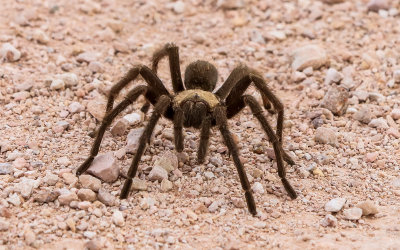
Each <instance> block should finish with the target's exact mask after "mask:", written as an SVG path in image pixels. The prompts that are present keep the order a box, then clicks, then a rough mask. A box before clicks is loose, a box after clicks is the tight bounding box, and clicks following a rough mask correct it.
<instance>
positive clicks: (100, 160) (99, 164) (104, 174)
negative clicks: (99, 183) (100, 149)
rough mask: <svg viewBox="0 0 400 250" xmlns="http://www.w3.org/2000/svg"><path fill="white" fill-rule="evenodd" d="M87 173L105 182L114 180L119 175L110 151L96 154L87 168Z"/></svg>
mask: <svg viewBox="0 0 400 250" xmlns="http://www.w3.org/2000/svg"><path fill="white" fill-rule="evenodd" d="M87 172H88V173H90V174H93V175H94V176H96V177H99V178H100V179H102V180H103V181H105V182H114V181H116V180H117V178H118V176H119V167H118V166H117V161H116V160H115V158H114V154H113V153H112V152H108V153H106V154H102V155H98V156H96V158H94V160H93V162H92V165H90V167H89V169H88V170H87Z"/></svg>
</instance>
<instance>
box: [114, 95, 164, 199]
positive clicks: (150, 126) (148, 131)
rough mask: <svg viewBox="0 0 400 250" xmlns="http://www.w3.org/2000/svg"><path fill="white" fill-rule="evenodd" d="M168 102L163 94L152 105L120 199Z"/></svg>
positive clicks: (126, 193) (128, 188) (126, 190)
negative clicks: (150, 113)
mask: <svg viewBox="0 0 400 250" xmlns="http://www.w3.org/2000/svg"><path fill="white" fill-rule="evenodd" d="M170 103H171V98H170V97H168V96H166V95H163V96H161V97H160V99H159V100H158V101H157V103H156V105H155V106H154V111H153V114H152V115H151V117H150V119H149V122H148V123H147V125H146V128H145V129H144V131H143V133H142V135H141V136H140V138H139V146H138V149H137V151H136V154H135V157H134V158H133V160H132V163H131V166H130V167H129V170H128V175H127V176H128V178H127V179H126V180H125V183H124V186H123V188H122V190H121V195H120V198H121V199H125V198H127V197H128V194H129V191H130V189H131V185H132V179H133V178H134V177H135V175H136V172H137V169H138V166H139V161H140V158H141V157H142V155H143V153H144V150H145V149H146V144H147V142H148V141H150V138H151V135H152V133H153V130H154V127H155V126H156V124H157V121H158V120H159V119H160V117H161V116H162V115H163V114H164V112H165V111H166V110H167V108H168V106H169V105H170Z"/></svg>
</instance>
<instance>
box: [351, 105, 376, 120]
mask: <svg viewBox="0 0 400 250" xmlns="http://www.w3.org/2000/svg"><path fill="white" fill-rule="evenodd" d="M353 118H354V119H356V120H357V121H359V122H362V123H365V124H368V123H369V122H370V121H371V119H372V113H371V111H370V109H369V107H367V106H361V108H360V110H359V111H357V112H356V113H354V115H353Z"/></svg>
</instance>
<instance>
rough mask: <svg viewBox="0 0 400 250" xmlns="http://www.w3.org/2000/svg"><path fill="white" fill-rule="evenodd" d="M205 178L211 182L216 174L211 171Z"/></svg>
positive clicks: (207, 172)
mask: <svg viewBox="0 0 400 250" xmlns="http://www.w3.org/2000/svg"><path fill="white" fill-rule="evenodd" d="M204 176H205V177H206V178H207V180H211V179H212V178H215V175H214V173H213V172H210V171H206V172H204Z"/></svg>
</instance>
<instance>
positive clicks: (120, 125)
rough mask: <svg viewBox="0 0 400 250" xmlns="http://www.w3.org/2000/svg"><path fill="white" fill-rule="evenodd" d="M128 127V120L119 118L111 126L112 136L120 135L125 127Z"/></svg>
mask: <svg viewBox="0 0 400 250" xmlns="http://www.w3.org/2000/svg"><path fill="white" fill-rule="evenodd" d="M127 128H128V121H127V120H125V119H124V118H122V119H119V120H118V121H117V122H116V123H115V124H114V126H112V128H111V131H110V132H111V134H112V135H113V136H121V135H123V134H124V133H125V131H126V129H127Z"/></svg>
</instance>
